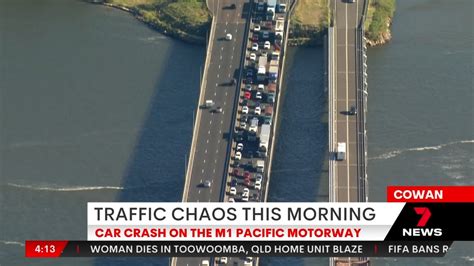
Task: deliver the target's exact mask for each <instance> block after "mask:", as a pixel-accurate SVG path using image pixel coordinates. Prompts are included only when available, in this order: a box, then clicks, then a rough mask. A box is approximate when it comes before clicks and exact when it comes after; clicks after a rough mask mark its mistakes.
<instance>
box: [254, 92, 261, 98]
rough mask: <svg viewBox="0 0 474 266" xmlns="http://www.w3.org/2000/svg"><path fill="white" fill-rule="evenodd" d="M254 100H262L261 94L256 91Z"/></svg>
mask: <svg viewBox="0 0 474 266" xmlns="http://www.w3.org/2000/svg"><path fill="white" fill-rule="evenodd" d="M255 99H257V100H261V99H262V92H260V91H257V93H255Z"/></svg>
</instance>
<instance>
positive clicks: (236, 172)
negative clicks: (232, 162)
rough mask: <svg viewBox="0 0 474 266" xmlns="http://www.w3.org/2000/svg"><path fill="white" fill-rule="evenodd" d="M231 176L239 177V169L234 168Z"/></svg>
mask: <svg viewBox="0 0 474 266" xmlns="http://www.w3.org/2000/svg"><path fill="white" fill-rule="evenodd" d="M232 174H233V175H234V176H239V175H240V172H239V169H237V168H234V171H233V172H232Z"/></svg>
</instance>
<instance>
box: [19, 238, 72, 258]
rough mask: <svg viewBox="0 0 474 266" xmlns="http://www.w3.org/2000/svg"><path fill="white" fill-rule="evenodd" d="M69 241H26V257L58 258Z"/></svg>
mask: <svg viewBox="0 0 474 266" xmlns="http://www.w3.org/2000/svg"><path fill="white" fill-rule="evenodd" d="M67 243H68V241H65V240H62V241H61V240H48V241H41V240H26V241H25V257H27V258H57V257H60V256H61V253H62V252H63V250H64V247H66V245H67Z"/></svg>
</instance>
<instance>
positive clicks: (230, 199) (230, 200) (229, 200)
mask: <svg viewBox="0 0 474 266" xmlns="http://www.w3.org/2000/svg"><path fill="white" fill-rule="evenodd" d="M227 202H232V203H233V202H235V200H234V198H229V199H228V200H227Z"/></svg>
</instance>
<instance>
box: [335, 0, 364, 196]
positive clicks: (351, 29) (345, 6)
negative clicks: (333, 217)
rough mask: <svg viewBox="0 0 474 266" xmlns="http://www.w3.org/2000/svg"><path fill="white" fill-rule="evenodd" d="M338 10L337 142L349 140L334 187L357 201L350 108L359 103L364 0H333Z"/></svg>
mask: <svg viewBox="0 0 474 266" xmlns="http://www.w3.org/2000/svg"><path fill="white" fill-rule="evenodd" d="M332 5H333V8H334V10H335V37H336V38H335V40H336V42H335V44H334V45H336V47H334V48H335V49H334V51H335V60H334V62H335V74H336V78H335V91H334V100H335V103H334V107H335V113H334V127H333V128H334V133H333V134H334V138H333V141H334V143H333V144H332V145H333V147H336V146H337V143H340V142H345V143H346V159H345V160H344V161H337V162H336V168H335V175H336V179H335V183H334V189H335V190H336V191H335V196H336V201H337V202H357V201H359V199H358V195H359V193H358V189H359V188H358V176H357V163H358V158H357V154H358V153H357V142H356V141H357V134H358V132H357V120H356V118H357V116H359V115H362V114H361V112H363V110H358V112H357V115H349V114H348V111H349V110H350V109H351V107H352V106H356V95H357V74H358V73H359V72H358V66H357V62H356V57H357V46H356V29H357V26H358V25H359V22H360V19H361V16H362V11H363V8H364V1H363V0H357V1H356V2H355V3H349V2H348V0H333V1H332Z"/></svg>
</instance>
